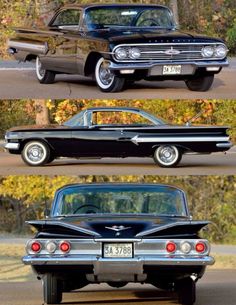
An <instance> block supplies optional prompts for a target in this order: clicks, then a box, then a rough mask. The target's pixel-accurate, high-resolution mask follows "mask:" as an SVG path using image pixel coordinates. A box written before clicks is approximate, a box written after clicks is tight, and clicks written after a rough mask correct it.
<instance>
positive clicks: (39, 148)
mask: <svg viewBox="0 0 236 305" xmlns="http://www.w3.org/2000/svg"><path fill="white" fill-rule="evenodd" d="M21 157H22V159H23V161H24V162H25V163H26V164H27V165H30V166H40V165H44V164H46V163H48V161H49V160H50V148H49V147H48V145H47V144H46V143H43V142H40V141H31V142H28V143H26V144H25V146H24V148H23V150H22V152H21Z"/></svg>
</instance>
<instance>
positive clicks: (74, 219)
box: [23, 184, 214, 305]
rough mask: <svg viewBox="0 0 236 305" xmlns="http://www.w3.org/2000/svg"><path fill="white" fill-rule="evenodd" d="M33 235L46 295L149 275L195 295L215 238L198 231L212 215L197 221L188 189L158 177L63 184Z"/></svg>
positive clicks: (32, 258)
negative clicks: (153, 179) (126, 181)
mask: <svg viewBox="0 0 236 305" xmlns="http://www.w3.org/2000/svg"><path fill="white" fill-rule="evenodd" d="M28 223H29V224H30V225H31V226H33V227H35V228H36V229H37V233H36V235H35V237H34V239H31V240H29V241H28V242H27V245H26V251H27V255H26V256H24V257H23V262H24V264H26V265H31V266H32V268H33V270H34V272H35V273H36V274H37V277H38V279H42V281H43V291H44V301H45V303H47V304H54V303H60V302H61V300H62V294H63V293H64V292H69V291H72V290H75V289H79V288H82V287H84V286H86V285H88V284H92V283H96V284H99V283H107V284H108V285H110V286H112V287H117V288H119V287H124V286H125V285H126V284H127V283H129V282H135V283H136V282H137V283H148V284H152V285H154V286H155V287H158V288H161V289H165V290H170V291H176V292H177V293H178V297H179V303H180V304H184V305H192V304H193V303H194V302H195V289H196V282H197V281H198V279H200V278H201V277H202V276H203V274H204V272H205V269H206V266H207V265H212V264H214V259H213V258H212V257H211V256H209V252H210V245H209V242H208V241H207V240H205V239H201V238H200V237H199V233H198V232H199V231H200V230H201V228H203V227H205V226H206V225H207V224H208V223H209V222H208V221H193V220H192V217H191V216H190V214H189V210H188V205H187V201H186V197H185V193H184V192H183V191H182V190H181V189H179V188H176V187H173V186H168V185H159V184H155V185H154V184H76V185H67V186H64V187H62V188H61V189H59V190H58V191H57V192H56V194H55V198H54V201H53V205H52V209H51V213H50V216H49V218H47V219H45V220H35V221H28Z"/></svg>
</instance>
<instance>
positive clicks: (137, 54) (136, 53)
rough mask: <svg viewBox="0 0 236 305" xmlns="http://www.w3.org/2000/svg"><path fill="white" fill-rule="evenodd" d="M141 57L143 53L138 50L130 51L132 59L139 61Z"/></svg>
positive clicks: (132, 49)
mask: <svg viewBox="0 0 236 305" xmlns="http://www.w3.org/2000/svg"><path fill="white" fill-rule="evenodd" d="M140 56H141V52H140V50H139V49H138V48H131V49H129V57H130V58H132V59H138V58H139V57H140Z"/></svg>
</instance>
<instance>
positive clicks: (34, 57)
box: [25, 54, 37, 61]
mask: <svg viewBox="0 0 236 305" xmlns="http://www.w3.org/2000/svg"><path fill="white" fill-rule="evenodd" d="M36 58H37V56H36V55H33V54H29V55H27V56H26V58H25V61H32V60H36Z"/></svg>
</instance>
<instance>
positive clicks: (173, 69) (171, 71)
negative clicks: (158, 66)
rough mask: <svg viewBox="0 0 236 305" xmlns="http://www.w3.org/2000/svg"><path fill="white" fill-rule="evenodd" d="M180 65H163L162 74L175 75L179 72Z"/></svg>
mask: <svg viewBox="0 0 236 305" xmlns="http://www.w3.org/2000/svg"><path fill="white" fill-rule="evenodd" d="M181 68H182V67H181V65H178V66H163V70H162V73H163V75H177V74H181V70H182V69H181Z"/></svg>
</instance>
